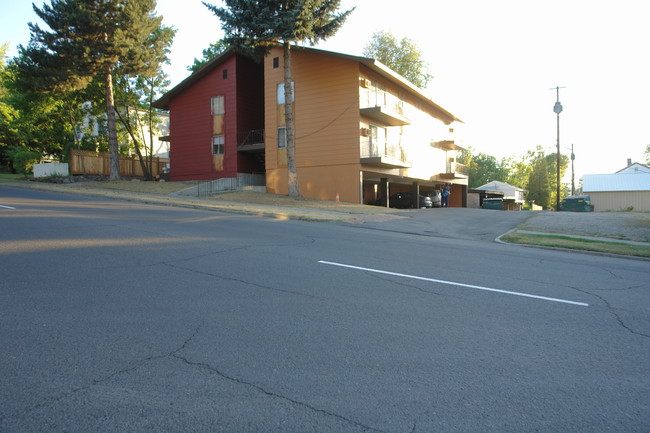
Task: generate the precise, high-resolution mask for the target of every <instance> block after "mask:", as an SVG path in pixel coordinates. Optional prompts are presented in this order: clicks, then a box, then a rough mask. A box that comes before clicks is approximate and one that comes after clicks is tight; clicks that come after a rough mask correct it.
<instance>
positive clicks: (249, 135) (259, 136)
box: [237, 129, 264, 151]
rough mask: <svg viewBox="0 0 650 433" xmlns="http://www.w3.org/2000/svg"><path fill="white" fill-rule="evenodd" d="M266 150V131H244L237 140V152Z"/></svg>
mask: <svg viewBox="0 0 650 433" xmlns="http://www.w3.org/2000/svg"><path fill="white" fill-rule="evenodd" d="M260 149H264V130H263V129H255V130H252V131H242V132H240V133H239V137H238V140H237V150H239V151H254V150H260Z"/></svg>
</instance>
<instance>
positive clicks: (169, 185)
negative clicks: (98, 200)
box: [75, 180, 196, 194]
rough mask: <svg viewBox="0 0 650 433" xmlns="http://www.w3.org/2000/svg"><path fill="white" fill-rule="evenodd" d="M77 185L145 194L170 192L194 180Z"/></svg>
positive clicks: (94, 182) (178, 189) (110, 182)
mask: <svg viewBox="0 0 650 433" xmlns="http://www.w3.org/2000/svg"><path fill="white" fill-rule="evenodd" d="M75 185H76V186H79V187H89V188H104V189H114V190H119V191H130V192H142V193H146V194H172V193H175V192H178V191H180V190H183V189H186V188H190V187H192V186H194V185H196V182H147V181H139V180H109V181H91V182H79V183H76V184H75Z"/></svg>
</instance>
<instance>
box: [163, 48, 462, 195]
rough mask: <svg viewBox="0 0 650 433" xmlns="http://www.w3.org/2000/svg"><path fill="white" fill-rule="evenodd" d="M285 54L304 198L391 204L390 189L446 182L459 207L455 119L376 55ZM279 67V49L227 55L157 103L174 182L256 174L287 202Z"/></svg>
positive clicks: (430, 188) (436, 186) (305, 51)
mask: <svg viewBox="0 0 650 433" xmlns="http://www.w3.org/2000/svg"><path fill="white" fill-rule="evenodd" d="M292 53H293V55H292V71H293V79H294V83H293V90H294V100H293V101H291V102H290V103H292V104H293V108H294V122H295V137H296V166H297V173H298V180H299V183H300V185H299V186H300V192H301V194H302V195H303V196H304V197H306V198H313V199H322V200H335V199H336V198H337V197H338V198H339V199H340V200H341V201H346V202H351V203H375V202H380V203H381V204H383V205H389V203H388V200H387V199H388V198H389V196H390V195H391V194H394V193H396V192H401V191H414V192H419V193H425V192H428V191H433V190H436V189H440V187H441V186H442V185H443V184H444V183H450V184H451V185H452V189H453V193H452V195H451V200H450V205H451V206H465V205H466V197H467V170H466V167H464V166H462V165H461V164H458V163H457V162H456V152H457V151H458V150H462V149H463V148H462V147H461V146H460V145H459V143H458V139H457V138H456V136H457V135H458V129H459V125H460V126H462V122H460V120H459V119H458V118H456V117H455V116H454V115H453V114H451V113H449V112H448V111H447V110H445V109H444V108H442V107H441V106H439V105H437V104H436V103H434V102H433V101H431V100H430V99H429V98H428V97H426V96H425V95H424V94H423V93H422V91H421V90H419V89H418V88H416V87H415V86H414V85H412V84H411V83H409V82H408V81H406V80H405V79H404V78H402V77H401V76H399V75H398V74H396V73H395V72H393V71H391V70H390V69H388V68H387V67H385V66H384V65H382V64H381V63H379V62H377V61H375V60H373V59H368V58H365V57H356V56H350V55H345V54H340V53H335V52H329V51H322V50H317V49H312V48H302V47H295V48H293V50H292ZM283 71H284V66H283V55H282V50H281V49H280V48H277V49H273V50H271V52H270V53H269V55H267V56H266V58H265V59H264V61H263V63H262V64H259V65H258V64H256V63H253V62H252V61H250V60H248V59H246V58H243V57H241V56H239V55H238V54H235V53H234V52H233V51H227V52H225V53H224V54H222V55H221V56H219V57H217V58H215V59H213V60H212V61H211V62H210V63H208V64H207V65H206V66H204V67H203V68H201V69H200V70H199V71H197V72H195V73H194V74H192V75H191V76H190V77H188V78H187V79H186V80H184V81H183V82H181V83H180V84H179V85H178V86H176V87H174V88H173V89H172V90H171V91H170V92H168V93H167V94H165V95H164V96H163V97H162V98H161V99H160V100H159V101H157V102H156V103H155V106H156V107H158V108H164V109H168V110H170V116H171V121H170V139H171V170H170V176H171V180H189V179H220V178H228V177H236V176H237V175H238V174H241V173H263V174H264V176H265V180H266V190H267V192H269V193H274V194H287V193H288V173H287V150H286V129H285V124H284V106H285V101H284V75H283ZM415 196H416V197H417V194H416V195H415Z"/></svg>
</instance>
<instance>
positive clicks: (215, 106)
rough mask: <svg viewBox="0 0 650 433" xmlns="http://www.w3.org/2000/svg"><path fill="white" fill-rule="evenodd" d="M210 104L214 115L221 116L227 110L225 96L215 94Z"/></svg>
mask: <svg viewBox="0 0 650 433" xmlns="http://www.w3.org/2000/svg"><path fill="white" fill-rule="evenodd" d="M210 106H211V111H212V115H213V116H219V115H222V114H224V113H225V112H226V111H225V108H224V105H223V96H213V97H212V99H211V100H210Z"/></svg>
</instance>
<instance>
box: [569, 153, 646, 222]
mask: <svg viewBox="0 0 650 433" xmlns="http://www.w3.org/2000/svg"><path fill="white" fill-rule="evenodd" d="M582 192H583V193H584V194H588V195H590V196H591V204H592V205H593V206H594V211H596V212H603V211H618V210H635V211H643V212H647V211H650V167H648V166H647V165H643V164H639V163H634V164H633V163H632V161H631V160H629V159H628V164H627V167H625V168H623V169H621V170H619V171H617V172H616V173H614V174H585V175H584V176H583V177H582Z"/></svg>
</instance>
